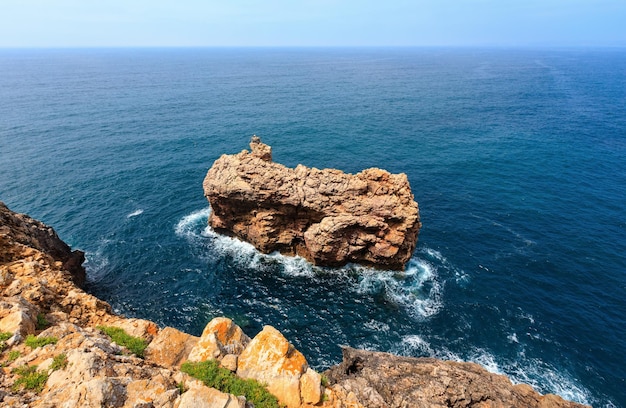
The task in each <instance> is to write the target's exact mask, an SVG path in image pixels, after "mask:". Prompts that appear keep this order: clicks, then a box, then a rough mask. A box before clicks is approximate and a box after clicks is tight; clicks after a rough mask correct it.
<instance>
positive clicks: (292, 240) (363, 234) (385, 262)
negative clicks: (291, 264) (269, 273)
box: [204, 136, 421, 270]
mask: <svg viewBox="0 0 626 408" xmlns="http://www.w3.org/2000/svg"><path fill="white" fill-rule="evenodd" d="M250 148H251V149H252V152H248V151H246V150H244V151H242V152H241V153H239V154H236V155H223V156H222V157H220V158H219V159H218V160H216V161H215V163H214V164H213V166H212V167H211V169H210V170H209V171H208V173H207V175H206V178H205V179H204V194H205V196H206V197H207V199H208V200H209V202H210V204H211V208H212V213H211V217H210V219H209V223H210V225H211V226H212V227H213V228H214V229H215V230H216V231H218V232H223V233H227V234H232V235H235V236H236V237H238V238H240V239H242V240H244V241H248V242H250V243H251V244H253V245H254V246H255V247H256V248H257V249H259V250H260V251H261V252H264V253H269V252H273V251H280V252H281V253H283V254H287V255H300V256H303V257H304V258H306V259H307V260H309V261H310V262H312V263H314V264H316V265H325V266H340V265H344V264H346V263H348V262H355V263H361V264H365V265H370V266H374V267H377V268H380V269H398V270H399V269H403V268H404V264H405V263H406V262H407V261H408V260H409V259H410V257H411V255H412V252H413V250H414V249H415V245H416V243H417V234H418V232H419V229H420V227H421V224H420V218H419V210H418V206H417V203H416V202H415V201H414V199H413V194H412V193H411V188H410V186H409V181H408V179H407V177H406V175H405V174H390V173H389V172H387V171H385V170H381V169H376V168H372V169H367V170H364V171H362V172H360V173H358V174H355V175H352V174H346V173H344V172H342V171H340V170H334V169H324V170H319V169H316V168H308V167H305V166H302V165H298V166H297V167H296V168H295V169H292V168H288V167H285V166H283V165H281V164H278V163H273V162H272V153H271V148H270V147H269V146H267V145H265V144H263V143H261V141H260V139H259V138H258V137H256V136H254V137H253V138H252V142H251V143H250Z"/></svg>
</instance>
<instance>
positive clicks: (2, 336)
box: [0, 332, 13, 353]
mask: <svg viewBox="0 0 626 408" xmlns="http://www.w3.org/2000/svg"><path fill="white" fill-rule="evenodd" d="M11 336H13V334H11V333H9V332H0V353H1V352H3V351H4V349H5V348H7V344H6V343H5V341H7V340H9V339H10V338H11Z"/></svg>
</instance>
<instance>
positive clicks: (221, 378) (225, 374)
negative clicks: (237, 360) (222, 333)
mask: <svg viewBox="0 0 626 408" xmlns="http://www.w3.org/2000/svg"><path fill="white" fill-rule="evenodd" d="M180 370H181V371H182V372H184V373H187V374H189V375H190V376H192V377H195V378H197V379H199V380H200V381H202V382H203V383H204V384H205V385H206V386H208V387H213V388H216V389H218V390H220V391H222V392H226V393H230V394H234V395H243V396H245V397H246V400H248V401H250V402H252V403H253V404H254V406H255V408H279V407H280V405H279V404H278V399H277V398H276V397H275V396H274V395H272V394H271V393H270V392H269V391H268V390H267V388H265V387H264V386H263V385H261V383H259V382H258V381H255V380H244V379H242V378H239V377H237V376H236V375H235V374H233V373H232V372H231V371H229V370H227V369H225V368H222V367H220V366H219V363H218V362H217V361H216V360H208V361H202V362H200V363H192V362H189V361H188V362H186V363H184V364H183V365H182V366H181V367H180Z"/></svg>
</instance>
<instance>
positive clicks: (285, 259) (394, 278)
mask: <svg viewBox="0 0 626 408" xmlns="http://www.w3.org/2000/svg"><path fill="white" fill-rule="evenodd" d="M210 213H211V210H210V208H205V209H202V210H198V211H194V212H193V213H191V214H189V215H186V216H184V217H183V218H182V219H181V220H180V221H179V222H178V223H177V225H176V227H175V232H176V234H177V235H178V236H181V237H185V238H186V239H188V240H189V241H190V242H193V243H196V244H198V245H201V246H202V247H203V248H204V249H206V251H204V252H203V255H202V256H203V257H206V258H207V259H210V260H216V259H217V258H219V257H222V256H228V257H230V258H231V259H232V260H233V261H234V262H235V263H236V264H238V265H240V266H241V267H247V268H254V269H258V270H266V269H267V268H268V267H271V266H273V265H279V266H280V268H279V269H280V271H281V273H283V274H285V275H288V276H305V277H310V278H312V279H315V277H316V276H317V275H323V274H334V275H343V276H346V277H354V276H356V279H357V285H355V287H354V288H353V290H355V291H356V292H357V293H380V292H383V293H384V295H385V296H386V298H387V299H388V300H389V301H391V302H393V303H395V304H397V305H398V306H401V307H403V308H405V309H406V310H407V312H408V313H409V314H411V315H412V316H414V317H416V318H424V317H428V316H432V315H434V314H435V313H437V312H438V311H439V310H440V309H441V307H442V304H441V292H442V285H441V284H440V283H439V282H438V280H437V273H436V268H435V267H434V266H433V265H431V264H430V263H429V262H427V261H425V260H422V259H420V258H416V257H413V258H412V259H411V260H410V261H409V262H408V264H407V266H406V270H405V271H404V272H398V271H380V270H377V269H373V268H367V267H364V266H360V265H353V264H349V265H346V266H344V267H341V268H322V267H317V266H314V265H312V264H310V263H309V262H307V261H306V260H305V259H304V258H302V257H298V256H295V257H291V256H285V255H282V254H280V253H278V252H275V253H272V254H269V255H267V254H262V253H261V252H259V251H257V250H256V249H255V248H254V246H253V245H251V244H249V243H247V242H243V241H241V240H239V239H237V238H232V237H228V236H224V235H221V234H217V233H216V232H215V231H214V230H213V229H212V228H211V227H209V226H207V220H208V217H209V216H210Z"/></svg>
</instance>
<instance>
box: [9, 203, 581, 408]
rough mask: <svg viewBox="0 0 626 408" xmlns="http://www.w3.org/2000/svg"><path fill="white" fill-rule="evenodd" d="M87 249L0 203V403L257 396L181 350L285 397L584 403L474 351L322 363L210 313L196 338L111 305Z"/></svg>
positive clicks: (225, 401) (276, 335)
mask: <svg viewBox="0 0 626 408" xmlns="http://www.w3.org/2000/svg"><path fill="white" fill-rule="evenodd" d="M83 259H84V255H83V254H82V252H80V251H72V250H71V249H70V248H69V247H68V246H67V245H66V244H65V243H63V241H61V240H60V239H59V237H58V236H57V235H56V233H55V232H54V230H52V228H50V227H48V226H46V225H44V224H42V223H41V222H39V221H36V220H34V219H32V218H30V217H28V216H27V215H23V214H16V213H14V212H12V211H10V210H9V209H8V208H7V207H6V206H5V205H4V204H2V203H0V338H2V339H3V340H0V348H1V352H2V354H1V355H0V363H1V364H2V370H0V405H1V406H3V407H46V408H48V407H49V408H52V407H78V406H80V407H134V408H139V407H142V408H143V407H145V408H147V407H171V408H190V407H220V408H226V407H228V408H232V407H241V408H243V407H250V406H252V404H251V402H250V401H249V400H248V401H246V400H245V398H243V397H242V396H240V395H234V394H231V393H224V392H221V391H219V390H216V389H214V388H210V387H208V386H206V385H205V384H204V383H203V382H201V381H199V380H197V379H195V378H193V377H192V376H190V375H189V374H187V373H185V372H183V371H184V370H181V365H182V364H183V363H184V362H187V361H191V362H202V361H211V360H215V361H218V362H219V365H220V366H221V367H223V368H225V369H226V370H228V371H229V372H232V373H233V376H234V377H237V378H243V379H254V380H258V381H259V382H261V383H265V384H267V386H268V389H269V391H270V392H271V393H272V394H274V395H275V396H276V397H277V398H278V400H279V401H280V403H281V404H283V405H285V406H287V407H289V408H292V407H313V406H316V407H333V408H343V407H346V408H347V407H350V408H352V407H354V408H358V407H376V408H377V407H545V408H548V407H582V406H583V405H580V404H576V403H573V402H568V401H565V400H563V399H562V398H560V397H558V396H555V395H540V394H538V393H537V392H535V391H534V390H533V389H532V388H531V387H530V386H528V385H523V384H519V385H513V384H511V382H510V381H509V380H508V379H507V378H506V377H505V376H501V375H496V374H492V373H489V372H488V371H486V370H485V369H484V368H482V367H481V366H479V365H477V364H473V363H457V362H447V361H440V360H435V359H429V358H426V359H425V358H419V359H416V358H406V357H398V356H393V355H390V354H386V353H377V352H371V351H363V350H354V349H350V348H345V349H344V360H343V362H342V363H341V364H339V365H337V366H334V367H332V368H330V369H329V370H328V371H326V372H325V373H323V374H320V373H317V372H315V371H314V370H312V369H311V368H310V367H308V364H307V361H306V358H305V356H303V355H302V354H301V353H300V352H299V351H298V350H296V349H295V348H294V347H293V346H292V345H291V344H290V343H289V342H288V340H287V339H285V337H284V336H283V335H282V334H281V333H280V332H279V331H277V330H276V329H274V328H273V327H271V326H266V327H265V328H264V329H263V330H262V331H261V332H260V333H258V334H257V335H256V336H255V337H253V338H249V337H248V336H247V335H246V334H245V333H243V331H242V330H241V329H240V328H239V327H238V326H237V325H235V324H234V323H233V322H232V321H231V320H230V319H227V318H216V319H214V320H213V321H211V322H209V323H208V325H207V327H206V328H205V330H204V332H203V333H202V336H201V337H199V338H198V337H195V336H192V335H189V334H187V333H183V332H181V331H179V330H177V329H175V328H171V327H165V328H160V327H158V326H157V325H156V324H155V323H153V322H150V321H147V320H142V319H133V318H125V317H123V316H118V315H116V314H115V313H113V311H112V309H111V307H110V305H109V304H108V303H106V302H104V301H102V300H100V299H97V298H95V297H94V296H92V295H90V294H88V293H86V292H84V291H83V290H82V289H81V288H80V285H82V284H83V283H84V280H85V271H84V269H83V268H82V266H81V263H82V261H83ZM107 328H118V329H122V330H123V331H124V332H125V333H126V334H127V335H129V336H132V337H133V338H138V339H141V340H142V344H143V345H144V346H146V347H145V350H144V349H141V352H139V351H134V352H131V350H133V348H132V347H131V346H130V345H126V346H121V345H120V344H119V343H120V342H121V341H120V340H117V341H114V340H113V338H112V337H113V336H112V335H111V334H110V333H109V331H108V330H106V329H107ZM107 333H109V334H107ZM329 347H334V345H329ZM31 380H32V381H31Z"/></svg>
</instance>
